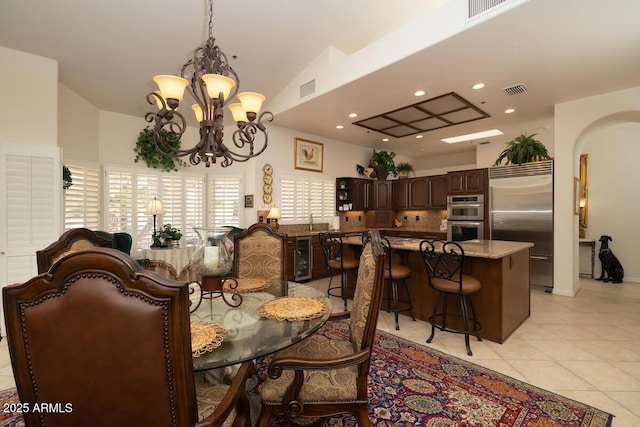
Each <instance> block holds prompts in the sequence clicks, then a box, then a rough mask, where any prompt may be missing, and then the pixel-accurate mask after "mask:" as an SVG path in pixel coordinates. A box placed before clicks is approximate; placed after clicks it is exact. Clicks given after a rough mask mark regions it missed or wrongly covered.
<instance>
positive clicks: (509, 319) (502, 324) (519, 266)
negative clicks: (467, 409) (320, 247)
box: [347, 237, 533, 344]
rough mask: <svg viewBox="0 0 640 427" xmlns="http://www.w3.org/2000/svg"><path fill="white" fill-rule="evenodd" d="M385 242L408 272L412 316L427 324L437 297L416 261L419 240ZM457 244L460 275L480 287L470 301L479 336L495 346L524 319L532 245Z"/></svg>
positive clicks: (354, 244)
mask: <svg viewBox="0 0 640 427" xmlns="http://www.w3.org/2000/svg"><path fill="white" fill-rule="evenodd" d="M347 241H348V243H349V244H351V245H352V247H353V248H354V251H356V252H357V251H358V246H359V245H360V241H359V239H358V238H357V237H351V238H349V239H348V240H347ZM389 241H390V243H391V246H392V248H393V249H394V255H393V256H394V261H395V262H402V263H404V264H407V265H408V266H409V267H410V268H411V270H412V275H411V278H410V279H408V281H407V283H408V285H409V289H410V292H411V298H412V300H413V314H414V315H415V317H416V318H418V319H420V320H424V321H427V322H428V321H429V316H431V313H432V311H433V305H434V304H435V300H436V297H437V293H436V292H435V291H434V290H433V289H431V287H430V286H429V282H428V278H427V270H426V267H425V265H424V262H423V261H422V259H421V257H420V241H421V239H417V238H402V237H389ZM460 243H461V246H462V247H463V249H464V251H465V265H464V272H465V273H466V274H471V275H473V276H475V277H476V278H477V279H478V280H480V283H481V284H482V288H481V289H480V291H479V292H478V293H477V294H475V295H473V296H472V297H471V298H472V299H473V303H474V305H475V308H476V311H477V316H478V319H479V320H480V322H481V323H482V330H481V336H482V338H483V339H487V340H489V341H493V342H496V343H500V344H501V343H503V342H504V341H505V340H506V339H507V338H508V337H509V336H510V335H511V334H512V333H513V332H514V331H515V330H516V329H517V328H518V327H519V326H520V325H521V324H522V323H523V322H524V321H525V320H526V319H527V318H528V317H529V315H530V310H531V306H530V302H531V301H530V277H529V274H530V273H529V251H530V249H531V248H532V247H533V243H528V242H507V241H499V240H474V241H467V242H460ZM452 308H453V306H452ZM406 319H407V320H409V319H408V318H406ZM407 320H404V321H403V322H406V321H407ZM409 321H410V320H409ZM452 326H454V327H455V325H452ZM400 327H401V328H402V322H401V324H400ZM427 332H428V331H425V334H427ZM441 333H445V332H441ZM427 335H428V334H427ZM427 335H425V337H426V336H427ZM436 336H437V334H436Z"/></svg>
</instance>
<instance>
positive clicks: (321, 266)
mask: <svg viewBox="0 0 640 427" xmlns="http://www.w3.org/2000/svg"><path fill="white" fill-rule="evenodd" d="M311 245H312V248H313V257H312V260H313V262H312V263H311V265H312V267H313V270H312V276H313V277H312V278H313V279H317V278H319V277H324V276H328V275H329V270H327V264H326V261H325V259H324V252H323V251H322V245H321V244H320V240H319V239H318V236H313V238H312V239H311Z"/></svg>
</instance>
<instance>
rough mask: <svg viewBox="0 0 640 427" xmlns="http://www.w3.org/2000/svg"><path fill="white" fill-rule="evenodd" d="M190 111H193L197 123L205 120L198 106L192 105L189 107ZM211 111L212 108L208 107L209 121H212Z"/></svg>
mask: <svg viewBox="0 0 640 427" xmlns="http://www.w3.org/2000/svg"><path fill="white" fill-rule="evenodd" d="M191 109H192V110H193V113H194V114H195V115H196V119H197V120H198V122H201V121H203V120H205V119H207V117H204V115H203V114H202V107H200V105H199V104H193V105H192V106H191ZM213 111H214V108H213V107H209V113H210V114H209V119H212V118H213V117H214V115H213Z"/></svg>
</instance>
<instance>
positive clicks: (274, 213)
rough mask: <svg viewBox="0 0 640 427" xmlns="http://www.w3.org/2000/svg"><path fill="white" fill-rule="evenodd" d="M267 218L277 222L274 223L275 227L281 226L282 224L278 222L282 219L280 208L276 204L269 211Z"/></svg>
mask: <svg viewBox="0 0 640 427" xmlns="http://www.w3.org/2000/svg"><path fill="white" fill-rule="evenodd" d="M267 219H269V220H271V221H270V222H272V223H275V224H272V227H273V228H279V227H280V225H279V224H278V220H279V219H280V208H277V207H275V206H274V207H272V208H271V210H270V211H269V214H268V215H267Z"/></svg>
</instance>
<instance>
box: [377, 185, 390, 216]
mask: <svg viewBox="0 0 640 427" xmlns="http://www.w3.org/2000/svg"><path fill="white" fill-rule="evenodd" d="M391 188H392V187H391V181H387V180H377V181H375V196H376V197H375V199H376V201H375V208H376V209H391V208H392V204H393V199H392V189H391Z"/></svg>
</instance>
